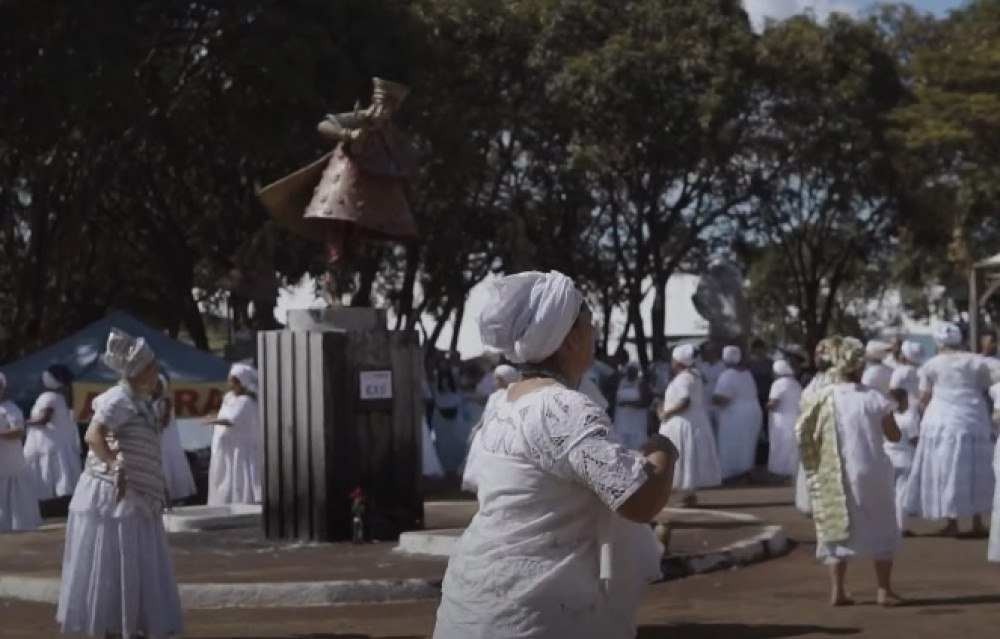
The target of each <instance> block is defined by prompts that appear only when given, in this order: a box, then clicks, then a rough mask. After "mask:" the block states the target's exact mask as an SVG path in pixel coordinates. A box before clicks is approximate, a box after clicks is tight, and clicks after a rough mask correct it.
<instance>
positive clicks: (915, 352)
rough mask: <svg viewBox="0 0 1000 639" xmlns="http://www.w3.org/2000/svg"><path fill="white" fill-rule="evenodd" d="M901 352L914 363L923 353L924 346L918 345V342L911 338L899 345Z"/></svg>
mask: <svg viewBox="0 0 1000 639" xmlns="http://www.w3.org/2000/svg"><path fill="white" fill-rule="evenodd" d="M900 350H901V351H902V353H903V357H905V358H906V359H908V360H910V361H911V362H913V363H914V364H916V363H917V362H919V361H920V358H921V357H922V356H923V354H924V347H923V346H921V345H920V342H914V341H913V340H909V339H908V340H906V341H905V342H903V345H902V346H901V347H900Z"/></svg>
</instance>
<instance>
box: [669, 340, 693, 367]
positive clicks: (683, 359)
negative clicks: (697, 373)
mask: <svg viewBox="0 0 1000 639" xmlns="http://www.w3.org/2000/svg"><path fill="white" fill-rule="evenodd" d="M694 356H695V349H694V344H681V345H680V346H675V347H674V352H673V354H672V357H673V360H674V361H675V362H677V363H678V364H680V365H681V366H688V367H691V366H694Z"/></svg>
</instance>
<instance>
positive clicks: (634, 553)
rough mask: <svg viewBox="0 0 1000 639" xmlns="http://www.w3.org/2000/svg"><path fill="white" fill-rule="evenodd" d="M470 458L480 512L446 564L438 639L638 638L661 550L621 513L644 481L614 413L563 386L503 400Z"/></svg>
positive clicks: (644, 528) (469, 476) (641, 465)
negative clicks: (640, 613)
mask: <svg viewBox="0 0 1000 639" xmlns="http://www.w3.org/2000/svg"><path fill="white" fill-rule="evenodd" d="M472 457H474V459H475V460H476V461H475V463H471V462H470V464H469V467H468V469H467V471H466V478H465V480H466V485H468V486H469V487H470V488H472V489H474V490H476V492H477V496H478V501H479V512H478V513H477V514H476V516H475V517H474V518H473V520H472V523H470V524H469V527H468V528H467V529H466V530H465V533H464V534H463V535H462V537H461V538H460V539H459V541H458V544H457V546H456V548H455V552H454V554H453V555H452V557H451V561H450V562H449V563H448V570H447V572H446V573H445V577H444V583H443V586H442V591H441V605H440V607H439V608H438V612H437V624H436V627H435V629H434V637H435V639H508V638H510V639H513V638H515V637H516V638H522V637H523V638H526V639H530V638H536V639H540V638H550V637H551V638H556V637H574V638H576V639H607V638H610V637H616V638H617V637H633V636H635V616H636V611H637V609H638V606H639V603H640V599H641V597H642V594H643V592H644V591H645V588H646V585H647V584H648V583H649V582H650V581H652V580H654V579H657V578H659V576H660V563H659V560H660V556H661V553H662V547H661V546H660V545H659V543H658V542H657V541H656V538H655V537H654V535H653V533H652V530H651V529H650V527H649V525H646V524H634V523H631V522H629V521H627V520H625V519H624V518H622V517H620V516H618V515H617V514H616V513H615V512H614V511H615V510H617V509H618V508H619V507H620V506H621V505H622V504H623V503H625V501H627V500H628V498H629V497H630V496H631V495H632V494H633V493H634V492H635V491H636V490H638V489H639V487H640V486H642V484H643V483H645V482H646V480H647V475H646V471H645V463H646V462H645V459H644V458H643V457H642V456H641V455H640V454H639V453H637V452H635V451H632V450H629V449H627V448H625V447H624V446H622V445H621V444H620V443H619V442H618V440H617V438H616V437H615V435H614V434H613V431H612V426H611V423H610V422H609V420H608V417H607V415H606V414H605V413H604V412H603V411H602V410H601V409H600V408H598V407H597V406H595V405H594V404H593V403H591V402H590V401H589V400H588V399H587V398H586V397H585V396H584V395H582V394H581V393H577V392H575V391H571V390H567V389H565V388H563V387H562V386H555V385H554V386H551V387H547V388H543V389H540V390H537V391H535V392H533V393H529V394H528V395H526V396H524V397H521V398H519V399H518V400H517V401H515V402H511V401H509V400H507V399H506V397H504V398H503V400H502V401H499V402H497V403H496V404H495V407H491V410H490V411H489V412H488V413H487V414H486V415H485V417H484V422H483V427H482V429H481V430H480V431H479V432H478V434H477V435H476V437H475V438H474V440H473V452H472ZM473 469H474V471H473ZM602 556H603V557H604V561H602V559H601V558H602ZM603 579H607V582H606V583H602V580H603Z"/></svg>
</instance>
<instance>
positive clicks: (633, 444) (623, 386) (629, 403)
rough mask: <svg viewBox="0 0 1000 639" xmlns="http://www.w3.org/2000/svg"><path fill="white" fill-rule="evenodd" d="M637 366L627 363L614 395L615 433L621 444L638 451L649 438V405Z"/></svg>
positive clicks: (634, 363)
mask: <svg viewBox="0 0 1000 639" xmlns="http://www.w3.org/2000/svg"><path fill="white" fill-rule="evenodd" d="M639 372H640V371H639V364H638V363H637V362H629V363H628V364H627V365H626V366H625V376H624V377H623V378H622V380H621V382H619V384H618V390H617V392H616V393H615V431H616V432H617V433H618V436H619V437H620V438H621V440H622V443H624V444H625V445H626V446H628V447H629V448H631V449H633V450H639V449H640V448H642V445H643V444H645V443H646V438H647V437H649V433H648V430H649V405H650V400H649V399H648V398H647V397H646V392H645V389H644V382H643V380H642V379H641V377H640V375H639Z"/></svg>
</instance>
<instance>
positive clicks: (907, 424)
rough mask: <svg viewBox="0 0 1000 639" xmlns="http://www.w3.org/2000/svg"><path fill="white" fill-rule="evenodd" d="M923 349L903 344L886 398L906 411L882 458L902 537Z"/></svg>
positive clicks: (899, 416) (916, 344) (916, 428)
mask: <svg viewBox="0 0 1000 639" xmlns="http://www.w3.org/2000/svg"><path fill="white" fill-rule="evenodd" d="M922 353H923V347H921V346H920V342H914V341H911V340H906V341H904V342H903V344H902V345H901V346H900V348H899V354H898V355H896V368H894V369H893V371H892V377H891V379H890V380H889V392H890V398H891V399H894V400H895V401H896V402H897V403H900V401H901V399H902V398H901V397H900V396H901V395H902V396H905V398H906V407H907V408H906V410H905V411H902V412H900V411H897V412H896V413H895V418H896V425H897V426H899V430H900V432H901V433H902V437H900V439H899V441H898V442H890V441H887V442H886V443H885V454H886V455H888V456H889V462H890V463H892V468H893V472H894V473H895V476H896V522H897V523H898V524H899V530H900V532H901V533H903V534H908V533H907V532H906V509H905V502H906V483H907V481H908V480H909V477H910V469H911V468H912V467H913V454H914V452H916V443H917V437H918V436H919V434H920V379H919V376H918V372H917V370H918V369H917V367H918V366H919V365H920V359H921V355H922Z"/></svg>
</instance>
